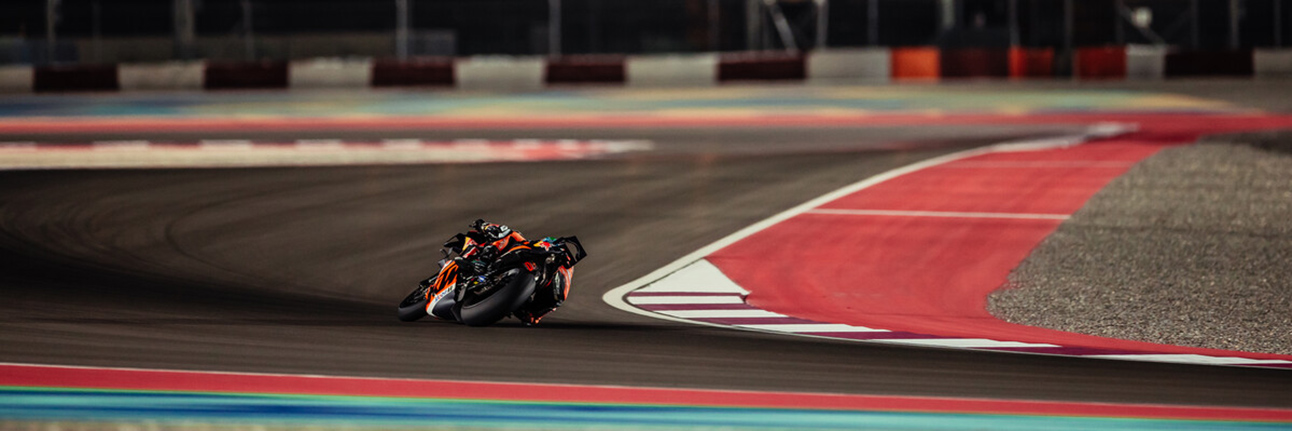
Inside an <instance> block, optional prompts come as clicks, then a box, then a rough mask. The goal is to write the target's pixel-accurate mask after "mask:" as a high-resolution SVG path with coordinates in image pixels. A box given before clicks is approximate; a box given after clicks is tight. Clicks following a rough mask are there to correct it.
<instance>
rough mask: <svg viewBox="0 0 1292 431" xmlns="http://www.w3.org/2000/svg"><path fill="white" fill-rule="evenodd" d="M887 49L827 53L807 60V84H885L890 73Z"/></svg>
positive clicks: (809, 55) (835, 50)
mask: <svg viewBox="0 0 1292 431" xmlns="http://www.w3.org/2000/svg"><path fill="white" fill-rule="evenodd" d="M891 58H892V55H891V54H890V53H889V51H888V48H861V49H829V50H821V51H814V52H812V53H811V54H808V57H807V76H808V81H809V82H817V83H828V82H839V81H850V82H865V83H886V82H888V81H889V76H891V70H892V61H891Z"/></svg>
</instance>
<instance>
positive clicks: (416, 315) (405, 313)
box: [395, 286, 430, 322]
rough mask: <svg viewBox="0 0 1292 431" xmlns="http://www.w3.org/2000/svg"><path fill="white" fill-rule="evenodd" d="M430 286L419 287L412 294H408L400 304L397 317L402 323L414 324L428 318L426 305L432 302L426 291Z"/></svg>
mask: <svg viewBox="0 0 1292 431" xmlns="http://www.w3.org/2000/svg"><path fill="white" fill-rule="evenodd" d="M428 289H430V287H429V286H427V287H422V286H417V288H416V289H413V292H412V293H409V294H408V297H405V298H404V300H403V301H400V302H399V312H398V313H397V314H396V315H395V316H396V317H399V320H400V321H402V322H412V321H416V320H418V319H421V318H423V317H426V304H427V303H428V302H430V300H429V299H427V297H426V291H427V290H428Z"/></svg>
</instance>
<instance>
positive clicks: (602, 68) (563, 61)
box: [544, 56, 626, 84]
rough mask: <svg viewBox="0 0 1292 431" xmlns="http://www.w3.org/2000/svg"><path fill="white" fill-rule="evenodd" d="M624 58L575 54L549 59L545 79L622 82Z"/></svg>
mask: <svg viewBox="0 0 1292 431" xmlns="http://www.w3.org/2000/svg"><path fill="white" fill-rule="evenodd" d="M625 75H626V73H625V72H624V58H623V57H619V56H610V57H607V56H575V57H561V58H558V59H553V60H548V62H547V70H546V74H545V78H544V80H545V81H546V82H547V83H548V84H586V83H598V84H615V83H618V84H622V83H624V81H625V80H626V79H625V78H624V76H625Z"/></svg>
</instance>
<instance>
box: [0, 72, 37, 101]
mask: <svg viewBox="0 0 1292 431" xmlns="http://www.w3.org/2000/svg"><path fill="white" fill-rule="evenodd" d="M34 75H35V70H34V69H33V68H32V67H31V66H0V94H3V93H30V92H32V83H33V82H35V77H34Z"/></svg>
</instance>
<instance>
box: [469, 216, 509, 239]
mask: <svg viewBox="0 0 1292 431" xmlns="http://www.w3.org/2000/svg"><path fill="white" fill-rule="evenodd" d="M471 228H472V229H474V230H475V231H476V232H480V233H481V234H482V235H484V237H485V238H486V239H488V240H489V241H497V240H500V239H503V238H506V237H507V236H509V235H511V228H509V227H507V226H506V225H501V224H497V223H489V222H486V221H484V219H476V221H475V223H472V224H471Z"/></svg>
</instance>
